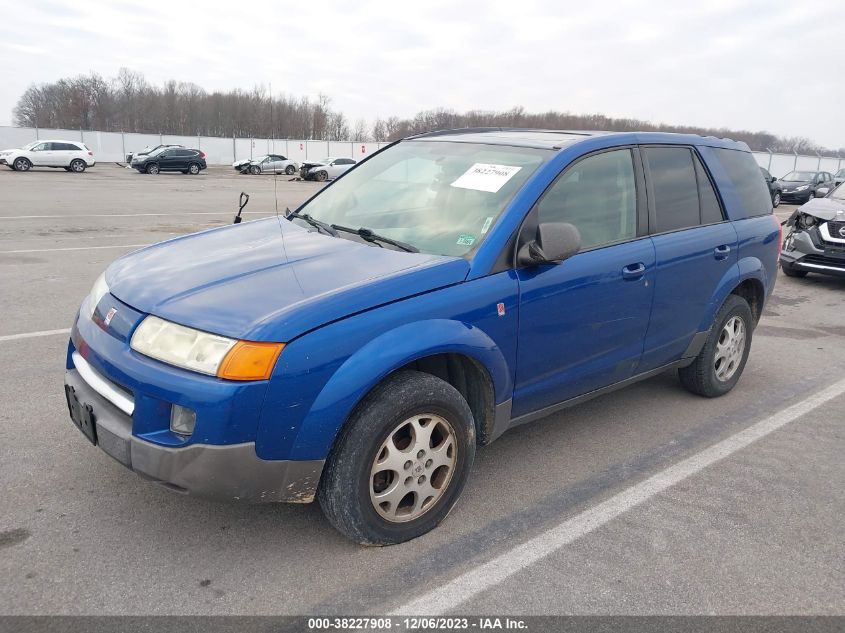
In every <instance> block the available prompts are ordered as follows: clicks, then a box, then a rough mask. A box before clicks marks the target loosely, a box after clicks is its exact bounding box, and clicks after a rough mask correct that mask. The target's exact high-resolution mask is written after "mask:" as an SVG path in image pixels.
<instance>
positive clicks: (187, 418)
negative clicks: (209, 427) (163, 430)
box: [170, 404, 197, 435]
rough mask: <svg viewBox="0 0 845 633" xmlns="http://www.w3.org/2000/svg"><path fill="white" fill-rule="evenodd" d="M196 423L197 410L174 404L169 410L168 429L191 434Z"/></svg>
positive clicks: (181, 433)
mask: <svg viewBox="0 0 845 633" xmlns="http://www.w3.org/2000/svg"><path fill="white" fill-rule="evenodd" d="M196 424H197V412H196V411H194V410H193V409H189V408H188V407H181V406H179V405H178V404H174V405H173V408H172V409H171V410H170V430H171V431H173V432H174V433H178V434H179V435H191V434H192V433H193V432H194V427H195V426H196Z"/></svg>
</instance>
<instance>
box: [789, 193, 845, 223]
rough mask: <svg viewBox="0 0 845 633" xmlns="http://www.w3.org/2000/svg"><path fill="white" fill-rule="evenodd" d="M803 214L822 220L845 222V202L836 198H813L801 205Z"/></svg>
mask: <svg viewBox="0 0 845 633" xmlns="http://www.w3.org/2000/svg"><path fill="white" fill-rule="evenodd" d="M800 208H801V213H807V214H809V215H812V216H815V217H817V218H819V219H820V220H840V221H845V200H837V199H836V198H813V199H812V200H810V201H809V202H807V203H806V204H803V205H801V207H800Z"/></svg>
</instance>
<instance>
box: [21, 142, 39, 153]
mask: <svg viewBox="0 0 845 633" xmlns="http://www.w3.org/2000/svg"><path fill="white" fill-rule="evenodd" d="M40 142H41V141H32V143H27V144H26V145H24V146H23V147H22V148H21V149H25V150H27V151H29V150H31V149H32V148H33V147H35V146H36V145H38V144H39V143H40Z"/></svg>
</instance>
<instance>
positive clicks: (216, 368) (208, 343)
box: [130, 315, 284, 380]
mask: <svg viewBox="0 0 845 633" xmlns="http://www.w3.org/2000/svg"><path fill="white" fill-rule="evenodd" d="M130 347H131V348H132V349H134V350H135V351H136V352H138V353H139V354H144V355H145V356H149V357H150V358H155V359H156V360H160V361H162V362H163V363H168V364H170V365H175V366H176V367H181V368H182V369H189V370H191V371H196V372H199V373H201V374H207V375H209V376H217V377H219V378H226V379H228V380H266V379H267V378H269V377H270V374H271V373H272V371H273V367H274V366H275V364H276V359H277V358H278V357H279V354H280V353H281V351H282V348H284V343H263V342H253V341H237V340H235V339H231V338H227V337H225V336H218V335H217V334H209V333H208V332H202V331H200V330H195V329H193V328H189V327H185V326H184V325H179V324H177V323H171V322H170V321H165V320H164V319H160V318H159V317H157V316H152V315H150V316H148V317H146V318H145V319H144V320H143V321H142V322H141V325H139V326H138V327H137V329H136V330H135V333H134V334H133V335H132V341H131V342H130Z"/></svg>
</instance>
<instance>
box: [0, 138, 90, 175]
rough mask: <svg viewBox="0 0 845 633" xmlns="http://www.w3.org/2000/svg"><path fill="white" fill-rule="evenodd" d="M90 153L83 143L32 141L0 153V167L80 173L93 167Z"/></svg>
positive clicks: (17, 169)
mask: <svg viewBox="0 0 845 633" xmlns="http://www.w3.org/2000/svg"><path fill="white" fill-rule="evenodd" d="M96 162H97V161H96V160H94V152H92V151H91V150H90V149H88V147H87V146H86V145H85V143H80V142H77V141H40V140H39V141H33V142H32V143H29V144H28V145H24V146H23V147H22V148H20V149H4V150H3V151H0V165H8V166H9V167H11V168H12V169H14V170H15V171H29V170H30V169H31V168H32V167H63V168H64V169H65V170H67V171H73V172H76V173H82V172H83V171H85V169H86V168H88V167H93V166H94V164H95V163H96Z"/></svg>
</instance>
